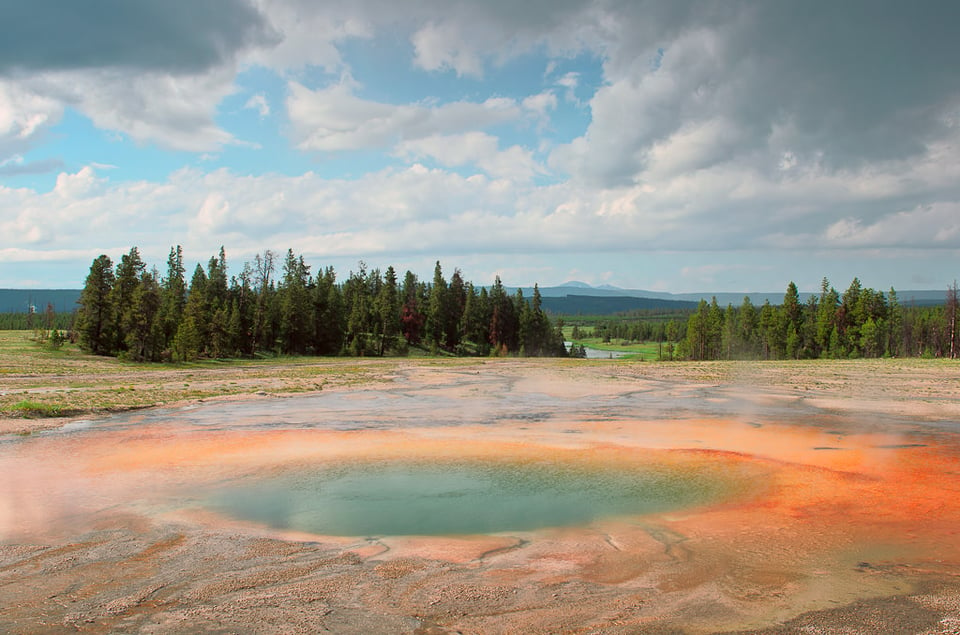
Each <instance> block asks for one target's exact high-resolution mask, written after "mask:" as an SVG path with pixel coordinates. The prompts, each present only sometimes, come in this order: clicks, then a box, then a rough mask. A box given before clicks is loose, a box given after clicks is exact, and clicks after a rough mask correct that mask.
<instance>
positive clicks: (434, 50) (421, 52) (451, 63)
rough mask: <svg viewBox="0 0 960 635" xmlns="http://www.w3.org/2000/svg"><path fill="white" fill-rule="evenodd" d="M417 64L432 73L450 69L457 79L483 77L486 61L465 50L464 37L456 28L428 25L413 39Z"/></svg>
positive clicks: (446, 25)
mask: <svg viewBox="0 0 960 635" xmlns="http://www.w3.org/2000/svg"><path fill="white" fill-rule="evenodd" d="M411 41H412V42H413V47H414V63H415V64H416V65H417V66H419V67H420V68H423V69H425V70H428V71H437V70H446V69H450V70H453V71H455V72H456V73H457V75H470V76H473V77H480V76H482V75H483V60H481V59H480V57H479V55H477V54H476V53H475V52H474V51H471V50H470V49H468V48H465V47H464V46H463V43H464V37H463V33H462V32H461V30H460V28H459V26H458V25H456V24H450V23H443V24H437V23H435V22H428V23H427V24H426V25H425V26H424V27H423V28H421V29H420V30H419V31H417V32H416V33H414V34H413V37H412V38H411Z"/></svg>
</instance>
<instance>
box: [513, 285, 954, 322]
mask: <svg viewBox="0 0 960 635" xmlns="http://www.w3.org/2000/svg"><path fill="white" fill-rule="evenodd" d="M522 289H523V295H524V297H526V298H529V297H530V296H531V295H532V294H533V287H522ZM506 290H507V292H508V293H511V294H512V293H516V287H513V288H507V289H506ZM883 291H884V293H886V291H885V290H883ZM540 295H541V296H542V297H543V299H544V306H545V307H548V306H549V307H550V310H551V311H554V312H556V313H567V311H565V310H562V309H560V308H559V307H561V306H563V304H562V303H556V302H551V303H549V304H548V302H547V299H548V298H568V297H574V298H577V299H576V300H573V301H571V302H570V303H568V304H569V306H586V305H585V304H584V303H585V298H588V297H590V298H608V299H611V301H610V302H608V303H606V304H604V303H596V304H595V305H594V306H596V307H597V308H602V307H610V308H611V310H610V311H609V313H618V312H621V311H631V310H637V309H641V308H677V309H680V308H683V307H685V306H690V305H692V308H696V305H697V303H698V302H700V300H706V301H707V302H710V301H711V299H712V298H714V297H716V298H717V304H719V305H720V306H722V307H726V306H727V305H728V304H732V305H734V306H740V305H741V304H743V298H744V297H745V296H746V297H749V298H750V302H752V303H753V304H754V305H756V306H762V305H763V303H764V302H770V304H773V305H778V304H782V303H783V295H784V294H783V292H782V291H779V292H770V293H762V292H744V293H730V292H721V293H711V292H707V291H704V292H701V293H667V292H665V291H648V290H645V289H621V288H618V287H612V286H610V285H601V286H599V287H592V286H590V285H587V284H585V283H582V282H565V283H564V284H562V285H560V286H557V287H540ZM811 295H819V294H813V293H801V294H800V301H801V302H806V301H807V300H808V299H809V298H810V296H811ZM945 297H946V290H943V291H935V290H906V291H899V290H898V291H897V299H898V301H899V302H900V304H901V305H903V306H933V305H938V304H942V303H943V302H944V299H945ZM631 298H633V299H637V298H640V299H645V300H663V301H666V302H668V303H669V302H676V303H679V304H675V305H671V304H663V305H658V306H655V307H654V306H639V305H636V306H635V305H633V304H631V303H630V302H619V299H631ZM613 300H616V301H613ZM620 306H623V307H629V308H617V309H613V307H620ZM555 308H556V310H555ZM578 312H579V313H583V314H585V315H586V314H588V312H587V311H585V310H584V311H573V312H572V313H578ZM607 314H608V312H606V311H597V312H596V313H593V315H607Z"/></svg>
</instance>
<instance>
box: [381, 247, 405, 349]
mask: <svg viewBox="0 0 960 635" xmlns="http://www.w3.org/2000/svg"><path fill="white" fill-rule="evenodd" d="M377 317H378V320H379V323H380V324H379V330H380V346H379V349H380V350H379V354H380V356H381V357H383V354H384V352H385V351H386V350H387V348H388V344H389V346H392V345H393V343H394V342H395V340H396V338H397V335H398V334H399V333H400V290H399V289H398V288H397V272H396V271H394V269H393V267H392V266H390V267H387V272H386V273H385V274H384V276H383V284H382V285H381V287H380V292H379V294H378V295H377Z"/></svg>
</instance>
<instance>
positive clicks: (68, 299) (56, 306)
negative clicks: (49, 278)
mask: <svg viewBox="0 0 960 635" xmlns="http://www.w3.org/2000/svg"><path fill="white" fill-rule="evenodd" d="M79 299H80V289H0V313H29V312H30V307H31V306H33V307H34V310H35V311H36V312H37V313H43V312H44V311H46V310H47V304H52V305H53V310H54V311H56V312H57V313H71V312H73V311H74V310H75V309H76V308H77V300H79Z"/></svg>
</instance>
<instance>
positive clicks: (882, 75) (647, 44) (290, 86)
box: [0, 0, 960, 278]
mask: <svg viewBox="0 0 960 635" xmlns="http://www.w3.org/2000/svg"><path fill="white" fill-rule="evenodd" d="M7 4H8V5H10V6H6V5H5V6H4V7H3V9H0V18H3V19H4V24H16V25H18V26H19V25H24V26H23V30H22V31H16V29H10V30H11V33H12V35H11V37H10V38H6V39H4V41H3V42H0V174H5V175H7V176H9V175H15V174H19V173H26V172H28V171H41V169H45V170H48V169H51V168H57V166H56V165H55V163H54V162H53V160H48V161H47V162H46V163H45V162H44V161H31V160H29V157H30V156H31V155H30V154H29V151H30V150H31V149H32V148H35V147H36V146H37V145H38V144H39V143H41V142H42V140H43V139H44V138H45V137H46V135H47V134H48V133H49V131H50V129H51V128H52V127H53V126H55V125H56V124H57V123H58V122H59V121H61V120H62V118H63V114H64V112H65V110H66V109H68V108H71V109H74V110H76V111H78V112H80V113H83V114H84V115H86V116H87V117H89V118H90V120H91V121H93V122H94V124H95V125H96V126H98V127H100V128H102V129H105V130H113V131H118V132H121V133H123V134H124V135H126V136H128V137H129V138H130V139H133V140H135V141H137V142H138V143H144V144H159V145H162V146H163V147H169V148H174V149H179V150H189V151H194V152H198V153H200V152H204V153H210V152H214V153H215V152H218V151H219V150H221V149H222V148H223V146H225V145H229V144H237V143H241V141H240V140H238V139H236V138H234V136H233V135H232V134H231V133H230V132H229V131H227V130H224V129H223V128H222V127H221V125H220V124H218V117H217V115H218V109H219V108H220V107H221V105H222V104H223V102H224V100H225V99H227V98H228V97H229V96H231V95H234V94H235V92H236V86H235V81H236V76H237V73H238V72H241V71H242V69H244V68H250V66H251V65H252V66H257V67H262V68H259V69H258V72H260V71H262V70H264V69H266V71H267V72H273V73H275V74H276V75H277V76H278V77H279V82H282V83H283V85H285V86H286V89H287V93H286V96H285V98H284V99H283V101H281V98H278V97H276V96H274V95H273V94H272V93H271V94H270V99H271V101H269V102H268V101H267V93H260V92H258V93H257V94H255V95H254V96H253V97H251V98H249V99H248V100H247V101H246V107H247V108H252V109H254V110H256V111H257V112H259V113H260V114H261V115H262V116H266V115H267V114H279V111H280V110H282V109H285V110H286V112H285V115H286V121H287V127H286V128H285V131H286V132H287V134H288V135H289V137H290V139H291V140H292V142H293V144H294V146H295V147H296V148H298V149H300V150H303V151H306V152H307V153H310V154H311V156H312V153H336V152H344V151H354V150H363V151H379V152H381V153H382V154H383V155H385V158H387V159H390V158H393V159H399V160H400V161H399V162H396V163H395V164H394V165H395V167H393V168H391V169H386V170H380V171H377V172H373V173H369V174H366V175H360V176H358V177H357V178H356V179H354V180H346V179H343V180H327V179H323V178H321V177H320V176H318V175H317V174H313V173H306V174H302V175H299V176H277V175H268V176H248V177H241V176H238V175H235V174H232V173H230V172H228V171H213V172H203V171H196V170H182V171H180V172H177V173H175V174H174V175H172V176H171V177H170V178H169V179H167V180H161V181H157V182H141V183H135V184H133V183H115V184H114V183H110V182H109V181H107V180H104V179H103V178H101V177H100V176H98V175H97V171H96V170H95V169H92V168H83V169H80V170H77V169H76V168H73V169H74V170H75V172H74V173H72V174H64V175H61V177H60V178H58V179H57V185H56V187H55V189H54V190H53V191H51V192H48V193H37V192H32V191H29V190H13V189H9V188H7V189H3V188H0V209H2V210H5V212H4V213H3V214H0V219H2V220H0V235H2V236H14V235H15V236H18V240H22V241H25V242H26V243H29V244H32V245H35V246H38V247H37V248H38V249H39V246H41V245H43V246H45V247H46V248H49V249H51V250H58V251H59V252H62V253H67V252H69V250H70V249H72V248H74V247H72V245H74V244H75V243H74V241H75V240H84V241H87V243H88V244H101V242H100V241H102V240H104V237H105V236H111V237H112V238H111V240H112V241H114V242H116V243H117V244H120V245H129V244H134V243H136V244H142V243H144V242H145V241H150V240H154V239H153V238H152V235H153V234H150V235H147V234H143V233H141V232H143V231H144V229H143V228H144V227H148V226H149V227H151V228H152V230H153V231H155V232H157V235H160V236H164V237H167V236H175V237H180V236H189V237H190V238H189V239H190V240H191V241H193V242H194V243H195V244H196V245H197V246H198V248H200V249H209V245H210V244H214V245H217V244H220V243H221V242H226V239H225V238H223V236H228V237H229V238H230V239H231V241H232V242H231V244H234V245H237V246H238V248H239V246H240V245H245V246H246V247H244V248H250V249H253V250H254V251H255V250H257V249H262V248H263V247H264V242H265V241H269V242H272V243H273V244H276V245H278V246H280V247H281V248H285V247H287V246H293V247H295V248H300V249H303V250H304V251H312V252H316V253H321V252H324V251H326V252H329V253H331V254H333V253H336V254H337V255H338V256H342V257H347V256H351V255H356V256H358V257H362V256H364V255H365V254H371V253H389V252H392V251H396V252H400V251H402V250H405V249H406V250H408V249H410V247H409V245H417V248H418V249H422V250H424V251H430V250H442V249H454V248H456V249H460V250H462V251H465V252H467V251H469V252H472V253H487V252H490V253H492V252H506V251H510V250H514V251H522V250H526V251H537V250H540V251H544V252H551V251H553V252H558V251H569V250H572V249H577V250H586V249H597V250H604V251H607V252H615V251H617V250H619V251H620V252H624V253H626V252H630V251H631V250H634V251H635V250H637V249H638V248H639V247H642V248H643V249H648V250H677V251H682V250H702V249H716V250H729V251H732V250H748V249H766V250H771V253H772V251H773V250H776V251H777V252H778V253H781V252H783V251H786V250H790V249H792V248H794V247H796V248H797V249H801V250H802V249H808V248H809V247H810V245H812V244H816V245H819V246H821V247H822V248H824V249H828V250H829V249H835V250H847V249H863V250H866V249H881V250H882V249H919V248H922V247H929V248H937V249H957V247H958V240H960V238H958V235H960V229H958V227H957V223H956V221H955V220H954V218H956V217H957V216H958V214H957V212H960V208H958V207H957V205H958V204H960V185H958V183H960V123H958V122H960V65H957V64H955V63H951V62H952V61H953V60H957V59H960V38H956V36H955V33H954V31H955V28H954V26H953V25H955V24H956V23H958V22H960V20H958V18H960V5H956V3H952V2H941V1H938V0H934V1H933V2H930V3H926V4H925V5H924V6H923V7H922V8H917V7H914V6H911V5H908V4H903V3H902V4H896V3H894V4H889V3H887V4H884V5H883V6H879V7H878V6H877V5H876V3H875V2H871V1H869V0H848V1H847V2H843V3H826V2H814V3H810V2H807V1H801V0H785V1H783V2H776V3H756V2H749V1H747V0H731V1H730V2H724V3H714V2H704V1H702V0H636V1H630V2H624V1H622V0H561V1H555V0H536V1H534V2H527V3H518V2H515V1H509V2H508V1H507V0H491V1H489V2H469V1H467V0H454V1H453V2H450V1H447V0H415V1H412V2H402V3H401V2H389V1H387V0H356V1H355V2H351V3H341V4H339V5H333V4H329V3H327V4H326V5H325V6H323V7H322V10H320V9H318V8H317V6H316V4H315V3H313V2H309V1H308V0H249V2H242V1H241V0H225V2H224V3H219V4H218V5H217V8H216V9H212V8H210V7H208V6H207V5H206V4H203V3H200V4H203V6H200V5H197V6H194V4H197V3H194V4H189V3H183V4H182V6H180V4H177V3H175V4H177V6H175V7H172V8H170V7H169V6H168V3H162V4H160V3H156V2H152V1H148V2H142V3H137V6H128V5H129V3H123V2H119V0H113V1H112V2H108V0H96V1H95V2H93V3H92V4H91V3H84V4H82V5H77V6H76V7H72V6H71V7H65V8H64V7H60V4H62V3H58V7H60V8H62V9H63V11H62V12H60V13H58V12H57V11H52V9H51V6H50V5H51V4H52V0H41V1H40V2H36V3H7ZM188 5H189V6H188ZM225 6H226V7H227V8H228V9H231V11H226V10H225V9H224V8H223V7H225ZM45 7H46V8H47V9H48V10H47V11H43V9H44V8H45ZM111 7H112V8H114V9H116V11H115V12H114V13H110V12H106V8H111ZM160 9H163V10H167V9H169V15H163V16H161V17H160V18H157V20H155V21H154V20H152V19H151V16H152V15H153V13H151V12H156V11H159V10H160ZM94 10H99V11H101V12H105V13H102V15H110V16H112V17H111V18H110V21H104V20H100V21H99V22H97V24H90V22H91V20H92V18H91V17H90V16H93V15H95V13H94V12H93V11H94ZM214 11H216V12H217V16H213V12H214ZM45 13H46V14H50V13H54V14H56V15H54V16H48V17H51V19H50V20H49V21H47V22H46V23H45V22H44V21H43V20H41V19H40V17H42V16H43V15H44V14H45ZM227 13H229V15H225V14H227ZM221 14H224V15H221ZM102 15H101V17H102ZM71 16H72V17H71ZM215 17H217V18H219V17H223V20H219V21H218V20H217V19H215ZM71 19H72V20H74V22H75V24H76V25H78V26H79V28H77V29H73V30H67V27H66V25H67V24H68V22H69V20H71ZM31 20H32V22H31ZM111 21H112V22H111ZM148 22H149V24H148ZM122 25H127V26H129V27H131V28H127V29H124V28H121V27H122ZM132 27H137V28H132ZM100 30H104V31H109V33H106V34H105V35H104V37H102V38H99V39H98V38H96V37H91V38H88V39H84V38H81V37H79V34H83V33H89V34H93V35H96V34H97V33H100ZM14 31H16V32H14ZM22 34H27V35H22ZM30 34H33V35H32V36H30ZM57 34H59V37H51V36H54V35H57ZM132 34H136V37H134V35H132ZM40 35H43V37H40ZM28 37H32V41H27V39H28ZM374 37H389V38H392V39H393V41H395V42H400V43H402V44H403V45H405V46H408V47H409V48H408V49H403V46H400V47H398V49H397V50H407V51H408V52H409V59H407V60H405V62H406V64H407V65H408V66H409V67H410V68H411V72H413V73H415V74H417V76H418V77H420V78H421V79H422V78H423V77H425V76H430V81H439V80H443V81H449V82H461V83H460V84H458V85H457V87H458V88H460V87H462V86H464V85H468V86H469V92H463V93H461V95H463V96H460V97H452V98H451V97H449V96H447V97H446V98H445V99H434V98H433V97H432V96H431V95H427V94H424V95H421V96H418V97H416V98H412V99H409V100H408V101H407V102H406V103H388V101H387V100H385V99H384V98H376V99H375V98H372V97H367V96H364V95H365V93H364V90H363V87H362V86H361V85H360V84H359V83H355V82H353V81H350V80H345V81H341V82H340V83H337V84H334V85H329V86H326V85H325V84H324V82H325V81H329V77H330V76H331V75H332V76H340V77H347V78H349V77H350V75H351V69H350V68H349V60H348V59H347V58H345V57H344V56H345V55H347V53H346V52H345V51H347V49H346V48H344V46H343V45H344V44H345V43H346V42H348V41H350V40H351V39H358V38H374ZM51 42H52V43H51ZM131 42H132V43H131ZM161 42H162V43H164V45H165V46H167V47H169V48H170V49H171V50H165V49H164V50H160V49H161V48H162V47H160V46H159V44H158V43H161ZM48 43H51V44H50V46H49V47H48V48H46V46H47V44H48ZM392 50H393V49H392ZM539 55H543V56H544V60H545V61H544V62H543V63H544V66H546V67H547V73H546V75H544V76H543V77H537V78H536V81H537V82H539V84H538V85H535V86H532V87H531V88H530V92H531V93H532V94H530V95H529V96H527V97H525V98H519V97H516V93H515V92H509V93H506V94H510V95H513V96H512V97H509V98H507V97H503V96H502V95H500V94H497V93H496V92H494V91H492V90H491V91H490V92H488V93H483V92H482V91H484V90H487V88H488V87H489V84H487V83H486V81H487V80H489V78H490V76H492V75H494V73H493V72H492V71H494V70H496V67H497V66H498V65H500V64H504V63H505V62H508V61H510V60H511V59H514V58H520V57H522V56H539ZM584 59H589V60H598V62H597V63H598V64H600V65H601V67H602V68H601V70H602V81H600V82H599V88H597V89H595V92H593V94H592V95H591V94H588V92H587V91H588V90H594V89H593V88H591V87H590V85H592V84H594V83H595V82H593V81H591V82H590V83H589V84H590V85H588V83H587V82H586V81H584V80H585V77H587V75H581V74H579V73H580V70H581V69H577V68H576V67H575V66H574V67H571V66H569V63H571V61H572V60H577V61H576V63H581V61H582V60H584ZM318 69H320V70H322V71H324V73H326V74H321V73H318ZM538 75H539V74H538ZM318 77H319V78H322V79H318ZM484 78H487V79H484ZM363 79H364V78H363V77H361V78H360V80H361V81H362V80H363ZM317 86H321V87H320V88H317ZM254 90H259V88H256V89H254ZM371 94H372V93H371ZM466 95H469V96H466ZM578 96H579V99H580V100H581V101H580V102H577V101H576V100H577V98H578ZM246 97H248V95H244V98H246ZM240 103H243V102H242V101H241V102H240ZM569 103H576V104H577V105H578V106H581V107H579V108H577V109H576V110H577V115H576V116H577V118H578V119H579V118H580V117H583V116H589V120H588V122H587V123H586V124H585V128H584V129H582V130H579V131H574V132H572V133H569V131H568V130H565V131H564V134H563V139H564V141H566V142H564V143H557V142H556V141H555V139H556V138H557V137H556V136H553V135H552V134H544V133H545V132H546V131H549V132H551V133H553V132H554V131H555V127H554V124H555V123H559V122H561V121H563V122H564V123H565V122H566V120H565V119H564V118H568V119H569V113H570V111H571V110H572V109H571V108H569ZM271 109H272V110H271ZM273 111H277V112H273ZM531 122H535V123H536V125H532V123H531ZM511 127H512V128H513V129H515V130H516V129H523V133H524V136H523V137H518V138H523V139H524V141H523V142H522V143H524V144H528V145H520V142H518V141H514V140H510V141H507V140H505V137H504V136H503V131H504V130H505V129H510V128H511ZM568 133H569V134H568ZM497 135H501V136H499V137H498V136H497ZM530 136H533V137H535V138H534V139H533V140H532V141H531V140H530ZM536 137H539V138H536ZM534 147H536V148H539V149H540V151H543V152H546V151H549V157H548V159H547V160H546V164H547V166H549V168H550V176H551V177H554V180H559V179H566V180H565V181H564V182H559V183H554V184H552V185H549V186H543V185H537V184H536V179H534V177H536V176H538V175H542V174H544V173H545V168H544V166H543V165H541V162H540V161H538V157H541V156H542V155H538V154H535V153H534V151H533V149H532V148H534ZM25 157H26V158H25ZM404 162H405V163H404ZM423 164H426V165H423ZM428 166H432V167H428ZM465 167H471V168H474V169H475V170H476V171H477V172H478V173H477V174H474V175H472V176H464V174H466V173H467V172H468V170H465V169H464V168H465ZM452 168H455V170H451V169H452ZM317 228H321V229H317ZM218 236H220V238H218ZM177 239H178V238H174V240H177ZM164 242H169V239H168V238H164ZM167 247H168V245H163V246H160V247H157V248H158V249H160V250H162V251H163V252H165V249H166V248H167ZM19 248H21V247H19V246H16V245H10V244H6V245H4V244H3V243H2V242H0V249H7V250H8V251H7V252H6V253H13V252H10V251H9V250H10V249H19ZM17 253H19V252H17ZM18 257H19V256H18ZM698 266H699V265H698ZM704 266H706V265H704ZM724 266H732V265H730V263H724ZM724 271H732V270H731V269H727V270H724ZM710 273H711V272H710V270H706V269H704V270H696V271H694V270H693V269H691V270H690V274H691V275H694V274H696V275H698V276H700V277H701V278H703V277H704V276H708V275H710ZM721 273H722V272H721ZM718 275H719V274H718Z"/></svg>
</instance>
